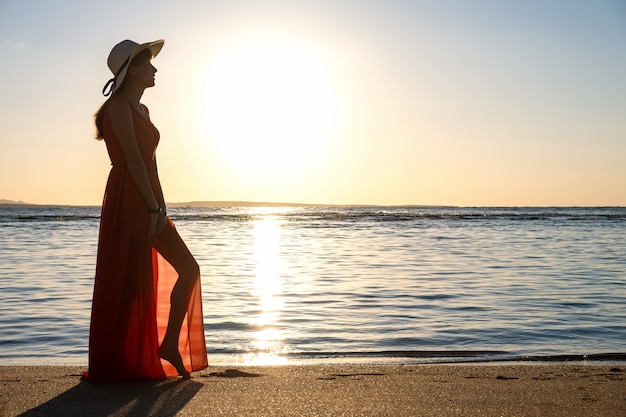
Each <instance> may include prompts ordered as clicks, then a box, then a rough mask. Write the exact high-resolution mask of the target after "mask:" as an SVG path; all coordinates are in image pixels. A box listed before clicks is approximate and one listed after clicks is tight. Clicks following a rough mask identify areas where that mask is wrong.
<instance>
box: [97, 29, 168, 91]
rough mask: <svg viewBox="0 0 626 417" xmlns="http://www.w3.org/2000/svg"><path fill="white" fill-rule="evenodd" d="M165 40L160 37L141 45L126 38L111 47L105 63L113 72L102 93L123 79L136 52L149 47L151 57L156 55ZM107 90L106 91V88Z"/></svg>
mask: <svg viewBox="0 0 626 417" xmlns="http://www.w3.org/2000/svg"><path fill="white" fill-rule="evenodd" d="M164 43H165V41H164V40H163V39H160V40H158V41H154V42H147V43H142V44H141V45H140V44H138V43H137V42H133V41H129V40H128V39H127V40H125V41H122V42H120V43H118V44H117V45H115V46H114V47H113V49H111V53H110V54H109V59H108V60H107V65H108V66H109V69H110V70H111V72H112V73H113V78H111V79H110V80H109V81H108V82H107V83H106V84H105V86H104V88H103V89H102V94H104V95H105V96H108V95H109V94H111V93H113V92H114V91H115V90H116V89H117V88H118V87H119V86H120V85H122V82H123V81H124V77H126V72H127V71H128V66H129V65H130V62H131V61H132V60H133V58H134V57H136V56H137V54H138V53H140V52H141V51H143V50H145V49H149V50H150V53H151V54H152V58H154V57H155V56H157V55H158V54H159V52H160V51H161V48H163V44H164ZM109 87H110V89H109V91H108V92H106V90H107V88H109Z"/></svg>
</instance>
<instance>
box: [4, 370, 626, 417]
mask: <svg viewBox="0 0 626 417" xmlns="http://www.w3.org/2000/svg"><path fill="white" fill-rule="evenodd" d="M83 370H84V367H61V366H52V367H45V366H0V416H2V417H5V416H17V415H23V416H50V417H54V416H64V417H67V416H481V417H482V416H603V417H610V416H620V417H623V416H625V415H626V366H624V365H600V366H597V365H587V364H563V363H557V364H553V363H549V364H455V365H447V364H436V365H338V364H328V365H293V366H267V367H241V368H238V369H236V370H227V369H225V368H216V367H209V368H208V369H206V370H204V371H202V372H197V373H195V374H193V376H194V378H193V379H191V380H187V381H184V380H182V379H168V380H166V381H161V382H141V383H115V384H93V383H89V382H84V381H81V380H80V374H81V372H82V371H83Z"/></svg>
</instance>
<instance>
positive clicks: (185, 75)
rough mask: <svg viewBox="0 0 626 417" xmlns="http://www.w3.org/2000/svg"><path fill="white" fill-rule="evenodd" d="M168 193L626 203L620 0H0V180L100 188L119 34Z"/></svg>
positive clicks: (69, 197) (66, 196) (34, 186)
mask: <svg viewBox="0 0 626 417" xmlns="http://www.w3.org/2000/svg"><path fill="white" fill-rule="evenodd" d="M161 38H162V39H165V41H166V42H165V46H164V48H163V50H162V52H161V54H160V55H159V56H158V57H157V58H156V59H155V60H154V62H153V63H154V65H155V66H156V67H157V68H158V70H159V71H158V73H157V76H156V87H155V88H153V89H149V90H147V91H146V93H145V95H144V98H143V102H144V103H145V104H146V105H147V106H148V107H149V108H150V112H151V116H152V119H153V122H154V123H155V124H156V126H157V127H158V128H159V130H160V132H161V144H160V146H159V150H158V152H157V159H158V163H159V173H160V176H161V182H162V184H163V188H164V191H165V194H166V199H167V200H168V201H170V202H183V201H193V200H244V201H270V202H297V203H329V204H383V205H393V204H442V205H461V206H468V205H479V206H485V205H506V206H510V205H626V2H624V1H623V0H615V1H609V0H587V1H579V0H562V1H558V0H539V1H534V0H519V1H514V0H511V1H506V0H505V1H502V0H493V1H482V0H476V1H469V0H468V1H465V0H458V1H447V0H442V1H440V0H437V1H419V0H412V1H400V0H379V1H369V0H358V1H348V0H332V1H329V0H311V1H298V0H291V1H273V0H268V1H252V0H250V1H237V0H224V1H211V0H197V1H191V0H177V1H154V0H151V1H143V0H141V1H127V0H121V1H118V0H109V1H93V2H92V1H84V0H57V1H47V0H32V1H31V0H0V54H1V56H2V59H1V64H0V91H1V95H0V199H2V198H4V199H11V200H23V201H26V202H30V203H41V204H94V205H95V204H100V202H101V200H102V194H103V191H104V186H105V181H106V177H107V175H108V171H109V168H110V166H109V161H108V156H107V154H106V149H105V146H104V143H102V142H98V141H96V140H95V139H93V135H94V127H93V120H92V115H93V113H94V112H95V111H96V110H97V108H98V107H99V106H100V104H101V103H102V102H103V101H104V97H103V96H102V94H101V90H102V87H103V86H104V84H105V82H106V81H107V80H108V79H109V78H110V77H111V74H110V72H109V70H108V68H107V66H106V58H107V56H108V53H109V51H110V50H111V48H112V47H113V45H115V44H116V43H118V42H119V41H121V40H123V39H132V40H135V41H137V42H140V43H141V42H147V41H152V40H156V39H161Z"/></svg>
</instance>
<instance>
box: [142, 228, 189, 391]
mask: <svg viewBox="0 0 626 417" xmlns="http://www.w3.org/2000/svg"><path fill="white" fill-rule="evenodd" d="M153 246H154V248H155V249H156V250H157V251H159V253H160V254H161V256H163V257H164V258H165V260H166V261H167V262H169V263H170V264H171V265H172V267H174V269H175V270H176V272H177V273H178V279H177V280H176V284H175V285H174V288H173V289H172V293H171V295H170V313H169V319H168V322H167V329H166V331H165V336H164V337H163V341H162V342H161V346H160V348H159V355H160V356H161V358H163V359H165V360H166V361H168V362H169V363H171V364H172V365H173V366H174V367H175V368H176V370H177V371H178V373H179V374H180V375H181V376H182V377H183V378H185V379H188V378H190V377H191V375H190V374H189V371H187V369H185V366H184V365H183V360H182V357H181V355H180V351H179V350H178V340H179V338H180V330H181V328H182V325H183V321H184V320H185V316H186V314H187V308H188V306H189V302H190V299H191V295H192V293H193V289H194V286H195V285H196V282H197V280H198V277H199V276H200V268H199V267H198V263H197V262H196V260H195V259H194V257H193V255H192V254H191V252H189V249H187V246H186V245H185V244H184V242H183V241H182V239H181V238H180V236H179V235H178V232H177V231H176V229H174V227H173V226H172V225H168V226H167V227H166V229H165V231H164V232H163V233H162V234H161V235H159V236H156V237H155V238H154V239H153Z"/></svg>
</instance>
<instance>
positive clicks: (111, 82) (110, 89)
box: [102, 57, 130, 97]
mask: <svg viewBox="0 0 626 417" xmlns="http://www.w3.org/2000/svg"><path fill="white" fill-rule="evenodd" d="M129 59H130V57H128V58H126V60H125V61H124V62H123V63H122V65H121V66H120V69H118V70H117V72H116V73H115V77H113V78H111V79H110V80H109V81H107V83H106V84H105V85H104V88H103V89H102V94H104V96H105V97H108V96H109V95H111V93H112V92H113V90H115V79H116V78H117V76H118V75H119V74H120V72H122V70H123V69H124V67H125V66H126V64H128V60H129ZM109 87H110V88H109ZM107 88H108V89H109V92H108V93H107V92H106V90H107Z"/></svg>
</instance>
